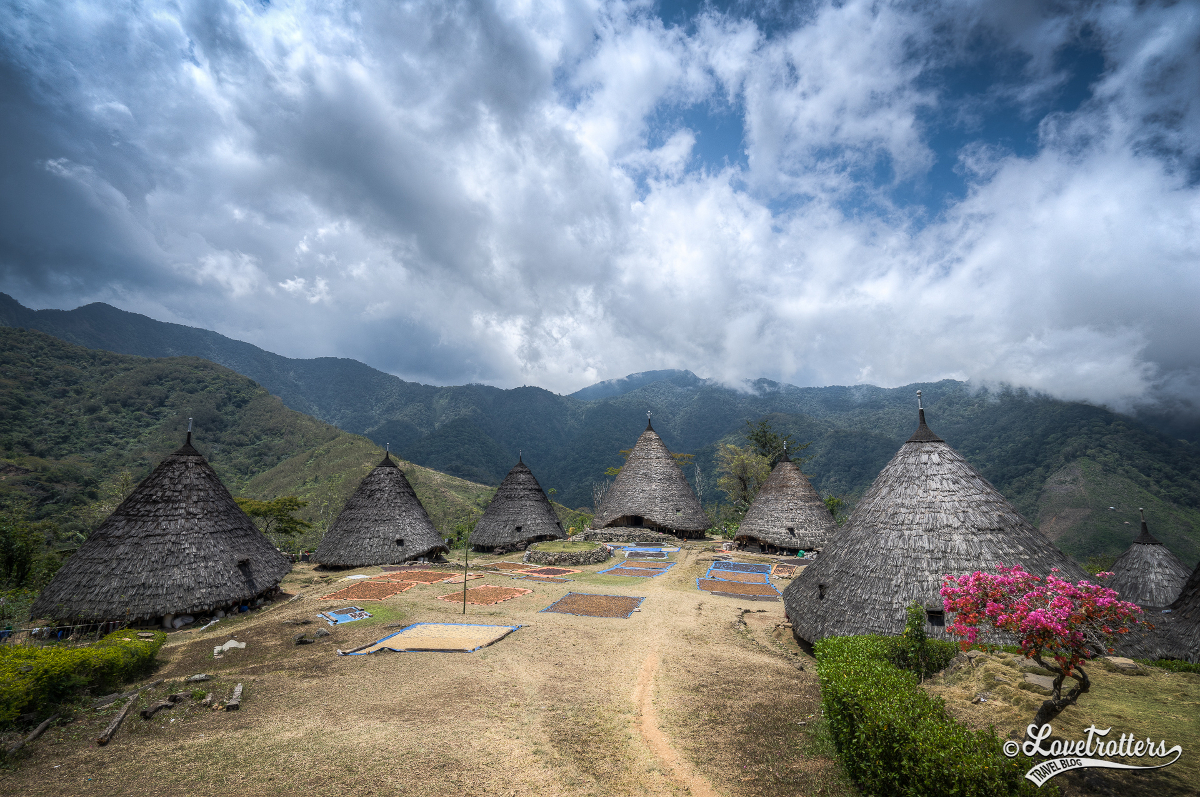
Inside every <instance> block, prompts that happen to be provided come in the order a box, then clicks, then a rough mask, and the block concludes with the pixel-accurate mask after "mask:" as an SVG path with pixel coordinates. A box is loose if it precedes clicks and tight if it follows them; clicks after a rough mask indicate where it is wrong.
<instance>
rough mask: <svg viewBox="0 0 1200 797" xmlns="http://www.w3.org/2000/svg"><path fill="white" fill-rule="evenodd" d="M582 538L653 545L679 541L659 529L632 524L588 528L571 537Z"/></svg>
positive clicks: (670, 543)
mask: <svg viewBox="0 0 1200 797" xmlns="http://www.w3.org/2000/svg"><path fill="white" fill-rule="evenodd" d="M581 537H582V538H583V539H585V540H587V541H588V542H646V543H653V544H655V545H658V544H662V545H674V544H676V543H677V542H679V539H678V538H677V537H672V536H671V535H670V534H663V533H662V532H661V531H653V530H651V529H639V528H636V527H634V526H615V527H610V528H606V529H588V530H587V531H585V532H583V534H581V535H576V536H575V537H573V538H572V539H579V538H581Z"/></svg>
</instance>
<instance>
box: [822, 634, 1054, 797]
mask: <svg viewBox="0 0 1200 797" xmlns="http://www.w3.org/2000/svg"><path fill="white" fill-rule="evenodd" d="M896 650H897V640H896V639H894V638H891V637H883V636H861V637H834V638H832V639H826V640H822V641H821V642H818V643H817V644H816V654H817V674H818V675H819V677H820V679H821V705H822V709H823V710H824V713H825V718H826V721H827V722H828V724H829V729H830V733H831V735H832V736H833V740H834V743H835V744H836V745H837V749H838V753H839V754H840V756H841V759H842V762H843V764H844V765H845V767H846V771H847V773H848V774H849V775H850V777H851V779H852V780H854V782H855V783H856V784H858V786H859V788H861V789H862V790H863V792H865V793H867V794H889V795H893V794H894V795H920V796H921V797H938V796H940V795H947V796H949V795H955V796H956V797H971V796H974V795H978V796H979V797H985V796H986V797H993V796H994V795H1034V794H1043V795H1044V794H1057V790H1056V789H1055V788H1054V787H1053V786H1052V785H1047V787H1046V788H1045V789H1042V790H1039V789H1037V788H1036V787H1034V785H1033V784H1032V783H1030V782H1029V781H1027V780H1025V779H1024V773H1025V771H1026V770H1028V769H1029V768H1030V767H1031V766H1033V764H1034V762H1033V761H1032V760H1030V759H1025V758H1017V759H1010V758H1006V757H1005V756H1004V754H1003V752H1002V751H1001V743H1000V740H999V739H997V738H996V735H995V733H994V732H990V731H972V730H969V729H968V728H965V727H963V726H962V725H959V724H958V723H957V722H956V721H955V720H954V718H953V717H951V716H950V715H949V714H948V713H947V712H946V708H945V704H944V703H943V701H942V700H941V699H940V698H934V697H930V696H929V695H928V694H927V693H926V692H925V691H924V690H923V689H921V687H920V686H919V685H918V684H917V679H916V678H914V677H913V674H912V673H909V672H905V671H904V670H901V669H898V668H897V667H896V666H895V665H894V664H893V663H892V660H893V657H894V656H895V654H896Z"/></svg>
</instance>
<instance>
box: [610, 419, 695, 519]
mask: <svg viewBox="0 0 1200 797" xmlns="http://www.w3.org/2000/svg"><path fill="white" fill-rule="evenodd" d="M614 526H635V527H639V528H649V529H653V530H655V531H665V532H669V533H671V534H675V535H677V536H680V537H703V536H704V531H705V530H706V529H707V528H708V517H707V516H705V514H704V510H702V509H701V508H700V502H699V501H697V500H696V494H695V493H693V492H692V488H691V485H689V484H688V483H687V479H685V478H684V476H683V471H681V470H680V469H679V465H677V464H676V463H675V460H674V459H672V458H671V452H670V451H668V450H667V447H666V445H665V444H663V441H662V438H661V437H659V436H658V435H657V434H656V433H655V432H654V427H652V426H651V425H650V421H649V419H647V420H646V431H644V432H642V436H641V437H639V438H638V441H637V444H636V445H635V446H634V447H633V451H631V452H630V453H629V459H627V460H625V467H623V468H621V472H620V473H618V474H617V478H616V479H614V480H613V485H612V487H610V488H609V490H608V492H607V493H606V494H605V496H604V500H603V501H602V502H601V504H600V509H599V511H598V512H597V513H596V517H595V518H594V519H593V520H592V528H593V529H603V528H611V527H614Z"/></svg>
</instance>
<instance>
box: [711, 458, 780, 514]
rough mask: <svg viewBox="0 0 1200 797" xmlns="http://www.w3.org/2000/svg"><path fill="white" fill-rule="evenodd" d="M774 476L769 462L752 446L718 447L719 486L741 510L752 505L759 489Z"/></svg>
mask: <svg viewBox="0 0 1200 797" xmlns="http://www.w3.org/2000/svg"><path fill="white" fill-rule="evenodd" d="M770 475H771V463H770V461H769V460H768V459H767V458H766V457H764V456H762V455H761V454H759V453H758V452H757V450H755V448H754V447H753V446H735V445H731V444H730V443H721V444H720V445H719V446H717V486H718V487H720V488H721V490H722V491H723V492H724V493H725V495H727V496H728V497H729V500H730V501H731V502H732V503H733V504H734V506H735V507H739V508H740V509H741V511H743V512H744V511H745V510H746V509H747V508H749V506H750V504H751V503H753V502H754V496H756V495H758V489H759V488H760V487H762V485H763V482H765V481H766V480H767V477H768V476H770Z"/></svg>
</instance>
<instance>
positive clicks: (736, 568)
mask: <svg viewBox="0 0 1200 797" xmlns="http://www.w3.org/2000/svg"><path fill="white" fill-rule="evenodd" d="M709 569H710V570H729V571H731V572H734V573H770V572H771V566H770V565H752V564H750V563H749V562H713V564H712V567H711V568H709Z"/></svg>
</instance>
